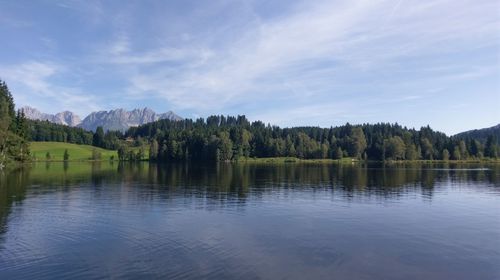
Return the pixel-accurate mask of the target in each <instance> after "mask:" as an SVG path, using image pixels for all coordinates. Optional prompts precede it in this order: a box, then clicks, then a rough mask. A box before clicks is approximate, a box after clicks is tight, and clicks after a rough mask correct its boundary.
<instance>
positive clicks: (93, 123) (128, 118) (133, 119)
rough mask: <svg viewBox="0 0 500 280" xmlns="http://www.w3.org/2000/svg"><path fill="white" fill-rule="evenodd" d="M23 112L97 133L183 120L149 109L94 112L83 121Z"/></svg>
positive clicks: (63, 114)
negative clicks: (162, 121)
mask: <svg viewBox="0 0 500 280" xmlns="http://www.w3.org/2000/svg"><path fill="white" fill-rule="evenodd" d="M21 110H22V111H23V112H24V114H25V115H26V117H27V118H28V119H32V120H47V121H49V122H53V123H57V124H64V125H68V126H78V127H82V128H84V129H86V130H92V131H95V130H96V129H97V127H98V126H102V127H103V128H104V130H120V131H125V130H127V129H128V128H129V127H132V126H139V125H142V124H146V123H150V122H154V121H157V120H162V119H169V120H182V118H181V117H180V116H178V115H176V114H175V113H174V112H172V111H168V112H166V113H162V114H157V113H155V112H154V111H153V110H151V109H149V108H142V109H134V110H132V111H127V110H125V109H116V110H110V111H99V112H93V113H91V114H90V115H88V116H87V117H85V118H84V119H83V120H81V119H80V117H78V116H77V115H76V114H74V113H72V112H69V111H64V112H61V113H57V114H55V115H52V114H46V113H42V112H40V111H39V110H37V109H35V108H32V107H28V106H26V107H23V108H21Z"/></svg>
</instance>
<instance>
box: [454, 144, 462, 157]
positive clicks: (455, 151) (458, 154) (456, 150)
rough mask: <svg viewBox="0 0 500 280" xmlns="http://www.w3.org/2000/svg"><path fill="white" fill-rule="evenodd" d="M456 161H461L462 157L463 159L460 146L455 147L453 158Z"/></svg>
mask: <svg viewBox="0 0 500 280" xmlns="http://www.w3.org/2000/svg"><path fill="white" fill-rule="evenodd" d="M452 158H453V159H454V160H460V159H461V158H462V157H461V154H460V148H459V147H458V146H455V147H454V148H453V157H452Z"/></svg>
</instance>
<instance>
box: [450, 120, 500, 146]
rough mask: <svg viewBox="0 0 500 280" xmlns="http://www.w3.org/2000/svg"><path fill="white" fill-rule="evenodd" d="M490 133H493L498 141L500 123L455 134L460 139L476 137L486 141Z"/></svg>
mask: <svg viewBox="0 0 500 280" xmlns="http://www.w3.org/2000/svg"><path fill="white" fill-rule="evenodd" d="M490 135H493V136H494V137H495V138H496V141H497V143H499V141H500V124H497V125H495V126H492V127H488V128H482V129H474V130H469V131H465V132H461V133H458V134H456V135H454V137H457V138H459V139H476V140H478V141H480V142H481V143H485V142H486V140H487V139H488V137H489V136H490Z"/></svg>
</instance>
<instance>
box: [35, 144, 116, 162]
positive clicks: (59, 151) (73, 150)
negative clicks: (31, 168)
mask: <svg viewBox="0 0 500 280" xmlns="http://www.w3.org/2000/svg"><path fill="white" fill-rule="evenodd" d="M66 149H68V153H69V160H70V161H83V160H91V158H92V150H94V149H95V150H97V151H98V152H100V153H101V160H109V159H110V157H111V156H114V159H115V160H117V159H118V154H117V152H116V151H112V150H105V149H102V148H97V147H93V146H89V145H77V144H70V143H61V142H31V144H30V150H31V155H32V156H33V157H34V159H35V160H36V161H46V158H45V155H46V154H47V152H49V153H50V156H51V159H50V160H51V161H62V160H63V156H64V151H65V150H66Z"/></svg>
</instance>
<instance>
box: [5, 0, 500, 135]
mask: <svg viewBox="0 0 500 280" xmlns="http://www.w3.org/2000/svg"><path fill="white" fill-rule="evenodd" d="M0 7H1V9H0V34H1V37H2V40H1V42H0V79H1V80H4V81H5V82H6V83H7V85H8V86H9V88H10V90H11V92H12V94H13V96H14V99H15V102H16V105H17V106H18V107H21V106H26V105H29V106H32V107H35V108H37V109H39V110H41V111H43V112H46V113H56V112H60V111H63V110H70V111H73V112H75V113H77V114H79V115H80V116H82V117H84V116H86V115H87V114H89V113H90V112H92V111H97V110H110V109H115V108H125V109H133V108H142V107H149V108H152V109H153V110H155V111H157V112H166V111H168V110H172V111H174V112H176V113H177V114H179V115H181V116H182V117H185V118H198V117H207V116H209V115H214V114H217V115H219V114H224V115H246V116H247V117H248V118H249V119H250V120H262V121H263V122H265V123H270V124H275V125H280V126H287V127H289V126H303V125H309V126H322V127H330V126H336V125H342V124H345V123H346V122H349V123H351V124H360V123H377V122H391V123H394V122H397V123H399V124H402V125H405V126H408V127H415V128H417V129H418V128H419V127H421V126H426V125H430V126H431V127H432V128H434V129H436V130H440V131H443V132H445V133H447V134H449V135H450V134H454V133H458V132H461V131H465V130H469V129H475V128H483V127H489V126H493V125H496V124H498V123H500V109H499V108H500V2H499V1H497V0H493V1H481V0H471V1H467V0H434V1H420V0H415V1H414V0H408V1H405V0H390V1H389V0H387V1H385V0H369V1H362V0H360V1H322V0H318V1H296V0H293V1H292V0H285V1H282V0H277V1H267V0H255V1H254V0H247V1H240V0H206V1H201V0H199V1H189V0H180V1H162V0H158V1H148V0H140V1H112V0H106V1H95V0H81V1H80V0H71V1H53V0H38V1H37V0H33V1H27V0H26V1H25V0H20V1H10V0H0Z"/></svg>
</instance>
